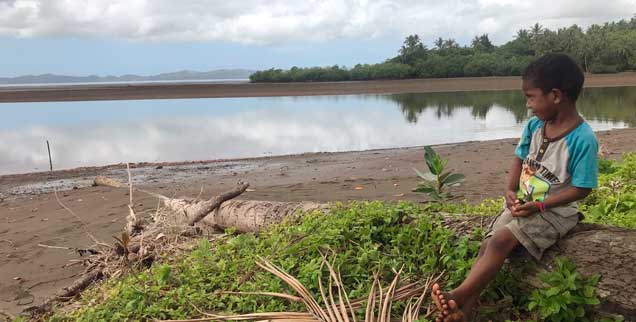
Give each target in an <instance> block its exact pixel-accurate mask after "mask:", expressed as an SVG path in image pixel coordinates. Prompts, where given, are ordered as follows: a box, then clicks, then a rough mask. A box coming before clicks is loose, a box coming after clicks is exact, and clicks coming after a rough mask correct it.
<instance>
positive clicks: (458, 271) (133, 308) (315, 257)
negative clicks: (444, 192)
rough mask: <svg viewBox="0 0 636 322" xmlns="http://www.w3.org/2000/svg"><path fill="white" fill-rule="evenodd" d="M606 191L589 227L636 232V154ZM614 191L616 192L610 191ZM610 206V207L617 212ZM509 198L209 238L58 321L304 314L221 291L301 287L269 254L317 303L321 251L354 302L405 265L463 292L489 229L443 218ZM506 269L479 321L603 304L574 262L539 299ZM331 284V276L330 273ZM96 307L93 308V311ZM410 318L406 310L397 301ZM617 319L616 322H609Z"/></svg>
mask: <svg viewBox="0 0 636 322" xmlns="http://www.w3.org/2000/svg"><path fill="white" fill-rule="evenodd" d="M600 170H601V177H600V181H601V188H600V189H598V190H597V191H595V192H594V193H593V194H592V195H591V196H590V197H589V199H587V200H586V201H585V202H584V203H583V205H582V210H583V211H584V213H585V214H586V216H587V221H590V222H597V223H609V224H614V225H618V226H623V227H635V226H636V216H635V215H634V213H636V212H635V211H634V202H633V201H634V200H635V198H634V197H635V195H636V181H635V180H636V154H634V153H631V154H626V155H625V156H624V157H623V161H622V162H614V161H607V160H604V161H602V162H601V164H600ZM609 188H611V189H609ZM608 205H611V207H609V206H608ZM500 208H501V201H500V200H487V201H485V202H484V203H482V204H480V205H470V204H467V203H459V204H453V203H429V204H424V205H414V204H412V203H406V202H402V203H398V204H385V203H381V202H354V203H351V204H347V205H342V204H337V205H334V206H333V209H332V210H331V215H324V214H322V213H311V214H306V215H305V216H303V217H302V218H301V219H299V220H298V221H289V222H284V223H282V224H280V225H277V226H274V227H270V228H269V229H267V230H265V231H262V232H260V233H259V234H240V235H234V234H233V233H232V232H231V231H228V234H227V235H225V236H224V237H223V238H220V239H217V240H214V241H208V240H205V239H204V240H201V241H200V242H199V243H198V246H197V247H195V249H194V250H193V251H192V252H191V253H189V254H187V255H183V256H179V257H178V258H170V259H169V261H167V262H163V263H159V264H157V265H155V266H153V267H152V268H151V269H149V270H145V271H141V272H137V273H134V274H131V275H129V276H126V277H123V278H118V279H112V280H110V281H108V282H106V283H104V284H103V285H101V286H99V287H97V288H94V289H93V290H90V291H88V292H86V293H85V294H84V295H83V296H82V298H81V299H80V304H82V305H79V306H77V307H78V309H77V310H75V311H73V312H70V313H58V314H56V315H54V316H51V317H49V318H48V319H49V321H121V320H129V321H137V320H150V319H168V318H172V319H183V318H195V317H199V316H200V315H201V314H200V313H199V312H197V310H196V309H195V306H196V307H197V308H200V309H202V310H206V311H212V312H224V313H252V312H265V311H303V309H304V308H303V307H302V305H301V304H299V303H292V302H288V301H286V300H283V299H279V298H271V297H267V296H256V295H235V294H222V293H221V292H220V291H242V292H258V291H265V292H281V293H291V292H292V290H291V289H290V288H289V286H288V285H286V284H285V283H284V282H282V281H281V280H280V279H278V278H276V277H275V276H273V275H272V274H269V273H267V272H264V271H263V270H261V269H259V268H258V267H256V265H255V262H256V261H257V258H258V256H261V257H263V258H265V259H267V260H269V261H271V262H273V263H274V264H276V265H278V266H279V267H281V268H282V269H283V270H284V271H285V272H287V273H289V274H291V275H292V276H295V277H297V278H298V280H299V281H300V282H301V283H302V284H303V285H305V286H307V287H308V289H309V292H310V293H311V294H312V295H313V296H314V297H319V296H320V291H319V289H318V276H319V275H320V274H321V266H320V265H321V261H322V257H321V254H320V252H321V251H322V252H324V253H331V252H333V253H335V254H337V257H336V259H335V267H338V268H339V270H340V272H341V273H342V281H343V284H344V285H345V288H346V290H347V291H348V294H347V295H348V297H349V298H351V299H356V298H362V297H365V296H366V295H367V292H368V291H369V289H370V287H371V284H372V282H373V273H374V272H378V271H379V272H382V273H383V274H382V275H381V276H380V278H381V280H382V283H383V284H384V285H386V284H387V283H388V282H389V281H391V280H392V278H393V277H394V276H395V271H397V270H399V269H400V267H402V265H404V271H403V276H404V277H406V278H408V279H410V280H419V279H421V278H422V277H423V276H428V275H430V274H435V273H438V272H441V271H446V274H445V277H444V280H443V281H442V283H443V285H444V286H445V287H446V288H450V287H453V286H456V285H457V284H458V283H460V282H461V281H462V280H463V279H464V277H465V276H466V274H467V273H468V271H469V269H470V267H471V265H472V263H473V262H474V259H475V256H476V253H477V251H478V248H479V244H480V241H481V239H482V238H483V234H484V231H483V229H481V228H479V227H478V228H477V229H476V230H475V231H474V232H473V233H471V234H469V235H465V236H461V235H458V234H456V233H455V232H454V231H452V230H451V229H449V228H447V227H444V226H443V225H442V221H441V218H440V217H439V216H438V215H437V214H438V213H439V212H450V213H470V214H481V215H493V214H495V213H496V212H497V211H498V210H499V209H500ZM518 268H519V267H516V268H515V269H514V270H509V269H504V270H503V271H502V272H501V273H500V274H499V275H498V277H497V279H496V280H495V281H494V282H493V283H492V285H491V286H490V287H489V288H488V289H487V290H486V292H485V293H484V296H483V299H484V301H485V303H486V304H488V305H486V306H484V307H485V308H484V309H482V310H481V311H480V312H479V314H480V316H481V318H480V319H491V320H494V321H504V320H506V319H509V320H510V321H513V320H514V321H521V320H528V319H530V318H533V317H534V318H535V319H540V320H542V321H589V320H591V319H592V317H589V316H587V317H585V318H581V316H582V314H583V315H587V308H588V305H594V304H595V303H597V302H598V299H597V296H596V294H595V292H594V291H593V286H594V285H595V283H596V280H597V279H596V278H594V277H592V278H589V279H586V278H583V277H582V276H580V275H579V274H578V273H576V272H575V269H574V267H573V265H572V264H571V263H569V262H567V261H565V260H559V261H557V265H556V266H555V268H554V270H553V271H552V272H550V273H546V274H544V275H542V279H543V282H544V283H545V284H546V286H545V287H544V288H543V289H540V290H536V291H534V292H532V294H526V293H524V292H523V291H522V288H521V285H520V283H519V281H520V280H523V278H521V276H523V274H524V272H523V271H522V269H521V270H520V269H518ZM322 274H323V277H324V276H325V272H322ZM89 304H90V305H89ZM393 309H394V312H401V310H403V309H404V305H403V304H399V303H398V304H396V305H394V307H393ZM603 321H610V320H607V319H606V320H603Z"/></svg>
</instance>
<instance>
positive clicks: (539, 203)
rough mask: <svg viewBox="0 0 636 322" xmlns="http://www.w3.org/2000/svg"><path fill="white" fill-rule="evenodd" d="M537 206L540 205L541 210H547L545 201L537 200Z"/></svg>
mask: <svg viewBox="0 0 636 322" xmlns="http://www.w3.org/2000/svg"><path fill="white" fill-rule="evenodd" d="M537 206H539V211H540V212H545V203H543V202H541V201H538V202H537Z"/></svg>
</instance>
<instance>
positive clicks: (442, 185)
mask: <svg viewBox="0 0 636 322" xmlns="http://www.w3.org/2000/svg"><path fill="white" fill-rule="evenodd" d="M424 160H425V161H426V167H427V168H428V171H429V172H428V173H423V172H420V171H419V170H417V169H415V168H413V170H415V173H417V175H418V176H419V177H420V178H422V180H424V181H422V182H420V183H419V184H418V185H417V187H416V188H415V189H413V191H415V192H423V193H426V194H428V196H429V197H431V199H432V200H434V201H442V200H448V199H451V198H452V197H453V196H452V194H451V193H450V192H448V191H446V190H447V188H448V187H451V186H456V185H459V184H460V183H461V182H462V181H464V179H465V176H464V175H463V174H460V173H453V172H452V171H446V172H444V170H445V168H446V164H448V160H447V159H442V157H441V156H440V155H439V154H438V153H437V152H435V150H433V148H431V147H430V146H426V147H424Z"/></svg>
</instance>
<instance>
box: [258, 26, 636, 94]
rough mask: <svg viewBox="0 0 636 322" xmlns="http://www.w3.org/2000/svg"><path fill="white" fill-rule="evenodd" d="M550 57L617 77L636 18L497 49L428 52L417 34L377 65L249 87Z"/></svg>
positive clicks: (634, 47) (295, 73) (441, 74)
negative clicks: (557, 54)
mask: <svg viewBox="0 0 636 322" xmlns="http://www.w3.org/2000/svg"><path fill="white" fill-rule="evenodd" d="M552 52H564V53H567V54H569V55H570V56H572V57H573V58H574V59H575V60H576V61H577V62H578V63H579V64H580V65H581V67H582V68H583V70H585V71H586V72H591V73H616V72H621V71H627V70H633V69H634V68H635V67H636V18H632V19H630V20H620V21H618V22H611V23H605V24H604V25H592V26H590V27H589V28H588V29H587V30H585V31H584V30H583V29H582V28H581V27H579V26H577V25H572V26H571V27H569V28H561V29H558V30H556V31H554V30H550V29H547V28H543V27H542V26H541V25H539V24H535V25H534V26H532V27H530V28H529V29H521V30H519V31H518V32H517V34H516V36H515V38H514V39H513V40H511V41H509V42H507V43H505V44H503V45H501V46H495V45H493V44H492V42H491V41H490V39H489V38H488V35H487V34H485V35H480V36H476V37H475V38H474V39H473V40H472V42H471V44H470V46H460V45H459V44H458V43H457V42H456V41H455V40H454V39H442V38H438V39H437V40H436V41H435V47H434V48H430V49H429V48H427V47H426V46H425V45H424V44H423V43H422V41H421V39H420V37H419V36H418V35H410V36H408V37H406V39H405V40H404V44H403V45H402V47H401V48H400V49H399V51H398V55H397V56H396V57H393V58H390V59H387V60H386V61H385V62H382V63H378V64H358V65H355V66H354V67H353V68H351V69H348V68H346V67H343V66H338V65H336V66H332V67H311V68H298V67H292V68H291V69H290V70H282V69H273V68H272V69H269V70H264V71H258V72H256V73H254V74H252V75H251V76H250V80H251V81H252V82H305V81H351V80H377V79H404V78H446V77H469V76H510V75H520V73H521V70H522V69H523V68H524V67H525V66H526V65H527V64H528V62H530V60H531V59H533V58H534V57H538V56H541V55H544V54H546V53H552Z"/></svg>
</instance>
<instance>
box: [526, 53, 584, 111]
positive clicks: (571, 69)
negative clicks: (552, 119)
mask: <svg viewBox="0 0 636 322" xmlns="http://www.w3.org/2000/svg"><path fill="white" fill-rule="evenodd" d="M521 77H522V79H523V80H525V81H529V82H531V83H532V85H533V86H534V87H536V88H539V89H541V91H543V94H547V93H549V92H550V91H551V90H552V89H555V88H556V89H559V90H560V91H561V92H563V93H564V94H565V95H566V96H567V97H568V98H569V99H570V100H571V101H572V102H576V99H577V98H578V97H579V94H580V93H581V88H583V82H584V81H585V76H584V75H583V71H581V68H580V67H579V65H577V63H576V62H575V61H574V59H572V58H571V57H570V56H568V55H566V54H546V55H543V56H541V57H540V58H538V59H536V60H534V61H532V62H531V63H530V64H529V65H528V66H526V68H524V70H523V72H522V73H521Z"/></svg>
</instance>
